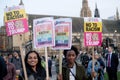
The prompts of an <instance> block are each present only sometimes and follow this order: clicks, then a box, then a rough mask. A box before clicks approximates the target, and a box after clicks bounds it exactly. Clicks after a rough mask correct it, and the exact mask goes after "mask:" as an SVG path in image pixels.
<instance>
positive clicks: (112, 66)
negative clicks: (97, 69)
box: [106, 46, 119, 80]
mask: <svg viewBox="0 0 120 80" xmlns="http://www.w3.org/2000/svg"><path fill="white" fill-rule="evenodd" d="M118 64H119V60H118V56H117V54H116V53H113V47H112V46H109V47H108V53H107V55H106V71H107V73H108V78H109V80H117V67H118Z"/></svg>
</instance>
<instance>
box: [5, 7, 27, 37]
mask: <svg viewBox="0 0 120 80" xmlns="http://www.w3.org/2000/svg"><path fill="white" fill-rule="evenodd" d="M4 16H5V18H4V21H5V25H6V32H7V35H8V36H11V35H14V34H21V33H25V32H28V20H27V18H26V13H25V10H24V6H23V5H20V6H13V7H8V8H5V14H4Z"/></svg>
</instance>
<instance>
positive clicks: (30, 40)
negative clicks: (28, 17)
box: [29, 25, 33, 50]
mask: <svg viewBox="0 0 120 80" xmlns="http://www.w3.org/2000/svg"><path fill="white" fill-rule="evenodd" d="M29 30H30V36H29V42H30V48H31V50H33V44H32V41H33V38H32V37H33V31H32V26H31V25H29Z"/></svg>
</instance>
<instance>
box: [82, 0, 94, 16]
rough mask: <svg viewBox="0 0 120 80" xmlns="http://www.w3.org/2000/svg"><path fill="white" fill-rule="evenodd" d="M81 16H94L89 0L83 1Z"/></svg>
mask: <svg viewBox="0 0 120 80" xmlns="http://www.w3.org/2000/svg"><path fill="white" fill-rule="evenodd" d="M80 17H92V15H91V10H90V8H89V7H88V0H83V1H82V9H81V14H80Z"/></svg>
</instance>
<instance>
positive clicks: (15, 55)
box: [11, 52, 22, 75]
mask: <svg viewBox="0 0 120 80" xmlns="http://www.w3.org/2000/svg"><path fill="white" fill-rule="evenodd" d="M11 62H12V63H13V64H14V65H15V68H16V73H19V75H21V72H22V61H21V58H20V56H19V54H18V53H17V52H14V53H13V58H12V59H11Z"/></svg>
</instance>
